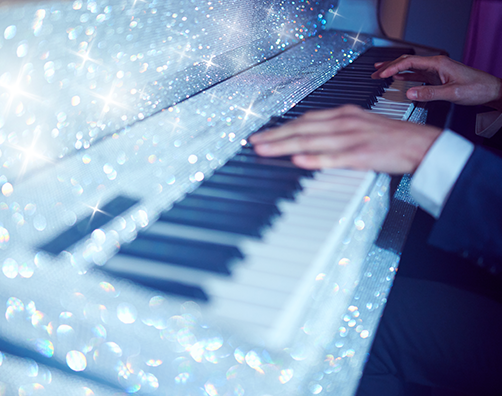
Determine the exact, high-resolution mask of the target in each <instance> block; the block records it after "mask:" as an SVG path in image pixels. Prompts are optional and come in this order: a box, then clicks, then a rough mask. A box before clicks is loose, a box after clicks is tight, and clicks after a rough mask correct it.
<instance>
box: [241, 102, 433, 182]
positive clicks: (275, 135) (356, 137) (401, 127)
mask: <svg viewBox="0 0 502 396" xmlns="http://www.w3.org/2000/svg"><path fill="white" fill-rule="evenodd" d="M440 133H441V130H440V129H439V128H435V127H431V126H423V125H417V124H412V123H409V122H402V121H395V120H389V119H387V118H385V117H383V116H380V115H376V114H371V113H370V112H367V111H365V110H363V109H361V108H359V107H355V106H344V107H340V108H336V109H330V110H325V111H316V112H311V113H307V114H305V115H304V116H302V117H300V118H298V119H297V120H294V121H292V122H290V123H288V124H286V125H283V126H281V127H279V128H275V129H270V130H268V131H265V132H262V133H259V134H256V135H253V136H251V138H250V139H249V141H250V142H251V143H252V144H253V145H254V149H255V151H256V152H257V153H258V154H259V155H263V156H267V157H274V156H281V155H292V156H293V157H292V160H293V163H295V164H296V165H297V166H299V167H302V168H307V169H320V168H352V169H360V170H369V169H371V170H375V171H377V172H386V173H391V174H403V173H412V172H414V171H415V170H416V169H417V167H418V165H420V163H421V161H422V159H423V158H424V156H425V154H426V153H427V151H428V150H429V148H430V147H431V145H432V144H433V143H434V141H435V140H436V138H437V137H438V136H439V134H440Z"/></svg>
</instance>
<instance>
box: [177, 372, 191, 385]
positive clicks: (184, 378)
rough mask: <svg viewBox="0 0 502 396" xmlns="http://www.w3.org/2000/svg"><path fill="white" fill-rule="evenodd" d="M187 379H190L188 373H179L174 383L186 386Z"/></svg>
mask: <svg viewBox="0 0 502 396" xmlns="http://www.w3.org/2000/svg"><path fill="white" fill-rule="evenodd" d="M189 378H190V374H189V373H180V374H178V375H177V376H176V377H175V378H174V381H175V382H176V383H177V384H186V383H187V381H188V379H189Z"/></svg>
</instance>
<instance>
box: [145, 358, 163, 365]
mask: <svg viewBox="0 0 502 396" xmlns="http://www.w3.org/2000/svg"><path fill="white" fill-rule="evenodd" d="M161 364H162V360H160V359H150V360H147V361H146V365H147V366H150V367H159V366H160V365H161Z"/></svg>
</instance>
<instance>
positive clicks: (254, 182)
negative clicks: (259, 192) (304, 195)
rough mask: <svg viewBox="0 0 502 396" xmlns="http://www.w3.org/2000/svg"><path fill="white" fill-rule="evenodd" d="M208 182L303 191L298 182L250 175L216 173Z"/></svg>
mask: <svg viewBox="0 0 502 396" xmlns="http://www.w3.org/2000/svg"><path fill="white" fill-rule="evenodd" d="M207 182H214V183H222V184H228V185H232V186H236V187H246V188H253V189H255V188H256V189H268V190H276V191H291V192H295V191H299V190H301V189H302V187H301V184H300V183H299V182H298V181H297V180H280V179H279V180H277V179H276V180H271V179H263V178H258V177H252V176H250V175H237V176H235V175H228V174H220V173H215V174H213V175H212V176H211V177H210V178H209V179H207Z"/></svg>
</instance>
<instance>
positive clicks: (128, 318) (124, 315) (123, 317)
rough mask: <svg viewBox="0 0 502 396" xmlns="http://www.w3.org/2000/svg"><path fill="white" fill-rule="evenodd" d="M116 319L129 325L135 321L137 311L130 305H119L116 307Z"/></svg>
mask: <svg viewBox="0 0 502 396" xmlns="http://www.w3.org/2000/svg"><path fill="white" fill-rule="evenodd" d="M117 317H118V318H119V320H120V321H121V322H122V323H126V324H131V323H134V322H135V321H136V318H137V317H138V311H137V310H136V308H135V307H134V306H133V305H131V304H127V303H120V304H119V305H118V307H117Z"/></svg>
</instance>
